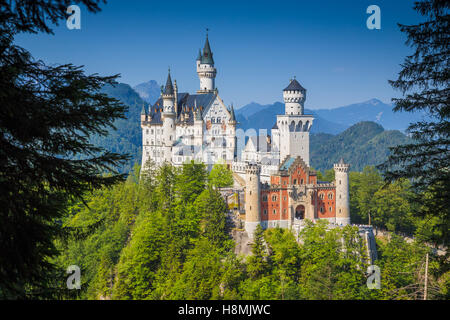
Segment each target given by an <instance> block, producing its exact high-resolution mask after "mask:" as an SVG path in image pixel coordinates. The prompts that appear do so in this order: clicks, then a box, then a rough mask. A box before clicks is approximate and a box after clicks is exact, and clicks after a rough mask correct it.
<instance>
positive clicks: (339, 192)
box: [334, 158, 350, 225]
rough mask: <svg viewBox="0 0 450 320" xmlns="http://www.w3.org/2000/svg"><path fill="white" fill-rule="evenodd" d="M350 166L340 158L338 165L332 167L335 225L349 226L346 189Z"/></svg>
mask: <svg viewBox="0 0 450 320" xmlns="http://www.w3.org/2000/svg"><path fill="white" fill-rule="evenodd" d="M349 168H350V165H349V164H346V163H345V162H344V159H342V158H341V160H340V161H339V163H337V164H335V165H334V174H335V184H336V223H337V224H343V225H347V224H350V200H349V199H350V197H349V189H348V171H349Z"/></svg>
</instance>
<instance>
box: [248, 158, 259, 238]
mask: <svg viewBox="0 0 450 320" xmlns="http://www.w3.org/2000/svg"><path fill="white" fill-rule="evenodd" d="M260 173H261V168H260V166H258V165H256V164H250V163H249V164H247V165H246V167H245V231H247V234H248V236H249V238H250V239H253V234H254V232H255V229H256V226H257V225H258V224H260V223H261V206H260V182H259V176H260Z"/></svg>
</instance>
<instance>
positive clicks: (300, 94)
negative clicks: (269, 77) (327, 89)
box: [283, 79, 306, 115]
mask: <svg viewBox="0 0 450 320" xmlns="http://www.w3.org/2000/svg"><path fill="white" fill-rule="evenodd" d="M283 99H284V103H285V114H287V115H302V114H303V108H304V106H303V104H304V102H305V99H306V89H305V88H303V87H302V86H301V85H300V83H298V81H297V80H295V79H291V82H290V83H289V85H288V86H287V87H286V88H285V89H284V90H283Z"/></svg>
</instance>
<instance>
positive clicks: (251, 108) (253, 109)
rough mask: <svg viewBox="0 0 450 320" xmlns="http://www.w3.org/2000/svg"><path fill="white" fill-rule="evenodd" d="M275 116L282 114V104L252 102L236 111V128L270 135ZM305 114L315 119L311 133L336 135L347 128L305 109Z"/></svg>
mask: <svg viewBox="0 0 450 320" xmlns="http://www.w3.org/2000/svg"><path fill="white" fill-rule="evenodd" d="M277 114H284V104H283V103H281V102H275V103H274V104H268V105H260V104H258V103H256V102H252V103H250V104H248V105H246V106H244V107H242V108H240V109H238V110H236V119H237V121H238V123H239V124H238V127H239V128H242V129H243V130H244V131H245V130H247V129H251V128H255V129H266V130H267V134H270V129H272V127H273V125H274V123H275V121H276V118H277ZM305 114H312V115H314V117H315V120H314V124H313V126H312V128H311V132H313V133H314V132H325V133H332V134H337V133H339V132H341V131H343V130H345V129H346V128H347V126H344V125H341V124H338V123H335V122H332V121H329V120H326V119H324V118H323V117H321V116H319V115H318V114H317V113H316V112H315V111H313V110H308V109H305Z"/></svg>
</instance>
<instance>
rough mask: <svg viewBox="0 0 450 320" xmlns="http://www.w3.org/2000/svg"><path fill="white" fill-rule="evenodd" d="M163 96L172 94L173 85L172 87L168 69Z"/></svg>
mask: <svg viewBox="0 0 450 320" xmlns="http://www.w3.org/2000/svg"><path fill="white" fill-rule="evenodd" d="M164 94H173V85H172V78H171V77H170V69H169V74H168V75H167V81H166V86H165V88H164Z"/></svg>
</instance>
